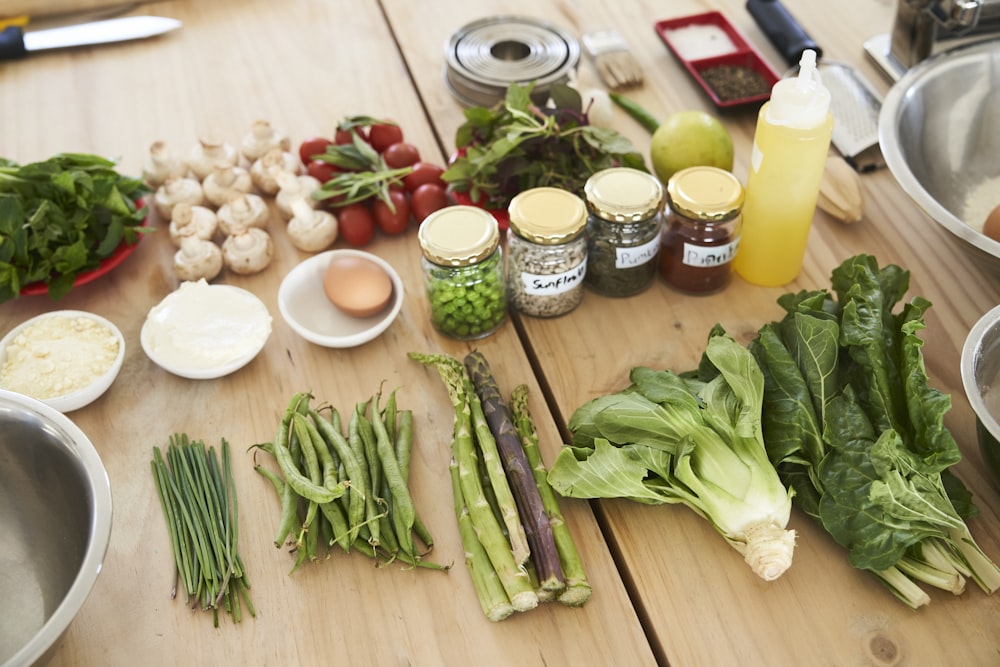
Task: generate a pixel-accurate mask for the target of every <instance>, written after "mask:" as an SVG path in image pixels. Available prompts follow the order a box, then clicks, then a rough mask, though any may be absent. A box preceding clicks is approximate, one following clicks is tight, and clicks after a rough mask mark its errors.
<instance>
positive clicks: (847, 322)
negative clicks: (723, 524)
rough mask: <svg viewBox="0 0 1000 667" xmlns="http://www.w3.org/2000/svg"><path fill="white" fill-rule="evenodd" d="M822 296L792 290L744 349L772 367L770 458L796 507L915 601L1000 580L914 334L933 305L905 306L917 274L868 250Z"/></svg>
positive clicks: (916, 301)
mask: <svg viewBox="0 0 1000 667" xmlns="http://www.w3.org/2000/svg"><path fill="white" fill-rule="evenodd" d="M831 283H832V284H831V286H832V293H831V292H830V291H827V290H817V291H803V292H799V293H796V294H791V293H789V294H785V295H784V296H783V297H781V298H780V299H779V300H778V303H779V305H781V306H782V307H783V308H784V309H785V311H786V315H785V316H784V318H783V319H781V320H780V321H778V322H772V323H769V324H767V325H765V326H764V327H762V328H761V329H760V331H759V332H758V335H757V337H756V338H755V339H754V340H753V341H751V343H750V346H749V349H750V351H751V353H752V354H753V355H754V357H755V358H756V359H757V361H758V364H759V366H760V368H761V370H762V372H763V375H764V409H763V430H764V436H765V442H766V444H767V450H768V454H769V456H770V458H771V461H772V462H773V463H774V465H775V467H776V468H777V469H778V471H779V474H780V476H781V479H782V480H783V481H784V482H785V484H786V485H787V486H789V487H790V488H791V489H793V490H794V491H795V494H796V495H795V500H796V504H797V505H798V506H799V507H800V508H801V509H802V510H803V511H804V512H806V513H807V514H808V515H810V516H811V517H813V518H814V519H816V520H818V521H819V522H820V524H821V525H822V526H823V528H825V529H826V531H827V532H828V533H829V534H830V535H831V536H832V537H833V538H834V539H835V540H836V541H837V542H838V543H839V544H841V545H842V546H844V547H846V548H847V550H848V555H849V561H850V563H851V565H852V566H854V567H857V568H860V569H864V570H869V571H871V572H873V573H874V574H875V575H877V576H878V577H879V578H880V579H881V580H882V581H883V582H884V583H885V584H886V585H887V586H888V587H889V589H890V590H891V591H892V592H893V594H895V595H896V597H898V598H899V599H901V600H902V601H904V602H905V603H906V604H908V605H909V606H910V607H913V608H917V607H919V606H921V605H924V604H927V603H928V602H929V601H930V598H929V596H928V595H927V594H926V593H925V592H924V591H923V590H922V589H921V587H920V586H919V584H918V582H922V583H925V584H928V585H931V586H935V587H937V588H942V589H945V590H949V591H951V592H953V593H956V594H958V593H961V592H962V591H963V590H964V586H965V580H966V578H969V577H971V578H972V579H973V581H975V582H976V583H977V584H978V585H979V586H980V587H981V588H983V590H985V591H987V592H989V593H992V592H994V591H996V590H997V588H1000V568H998V567H997V565H996V564H995V563H994V562H993V561H992V560H990V559H989V558H988V557H987V556H986V555H985V554H984V553H983V552H982V550H981V549H980V548H979V546H978V545H977V544H976V542H975V540H974V539H973V537H972V535H971V534H970V532H969V529H968V527H967V525H966V523H965V519H967V518H970V517H972V516H974V515H975V513H976V508H975V506H974V505H973V504H972V501H971V495H970V493H969V492H968V491H967V490H966V489H965V487H964V486H963V485H962V483H961V482H960V481H959V480H958V478H957V477H955V476H954V475H952V474H951V472H950V470H949V468H950V467H951V466H952V465H954V464H955V463H957V462H958V461H959V459H960V456H961V455H960V453H959V449H958V446H957V444H956V443H955V441H954V439H953V438H952V436H951V434H950V433H949V432H948V430H947V428H946V427H945V425H944V415H945V413H946V412H947V411H948V410H949V409H950V407H951V402H950V398H949V397H948V396H947V395H945V394H942V393H941V392H939V391H937V390H935V389H933V388H931V387H930V386H929V383H928V376H927V372H926V370H925V368H924V361H923V353H922V350H921V348H922V346H923V342H922V341H921V339H920V338H919V337H918V336H917V333H918V332H919V331H921V330H922V329H923V328H924V326H925V323H924V313H925V312H926V311H927V309H928V308H929V307H930V303H929V302H928V301H927V300H925V299H922V298H920V297H914V298H913V299H911V300H910V301H909V302H907V303H906V304H904V305H903V307H902V308H901V309H900V310H899V312H898V313H896V312H893V309H894V307H895V306H896V304H897V303H898V302H899V301H900V300H901V299H902V298H903V296H904V295H905V294H906V292H907V290H908V289H909V273H908V272H906V271H904V270H902V269H900V268H899V267H898V266H893V265H889V266H886V267H884V268H879V266H878V264H877V262H876V261H875V259H874V258H873V257H871V256H868V255H859V256H856V257H853V258H850V259H848V260H846V261H845V262H843V263H842V264H841V265H840V266H839V267H838V268H836V269H834V271H833V274H832V279H831Z"/></svg>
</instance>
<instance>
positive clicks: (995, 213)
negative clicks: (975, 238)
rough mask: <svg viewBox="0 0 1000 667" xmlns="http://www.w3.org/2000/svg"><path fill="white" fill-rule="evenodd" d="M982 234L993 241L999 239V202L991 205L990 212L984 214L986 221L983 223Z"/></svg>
mask: <svg viewBox="0 0 1000 667" xmlns="http://www.w3.org/2000/svg"><path fill="white" fill-rule="evenodd" d="M983 234H986V235H987V236H989V237H990V238H991V239H993V240H994V241H1000V204H997V205H996V206H995V207H993V210H992V211H990V214H989V215H987V216H986V222H985V223H983Z"/></svg>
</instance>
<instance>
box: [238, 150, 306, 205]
mask: <svg viewBox="0 0 1000 667" xmlns="http://www.w3.org/2000/svg"><path fill="white" fill-rule="evenodd" d="M283 172H284V173H289V174H297V173H298V172H299V158H298V156H297V155H295V154H293V153H291V152H289V151H286V150H282V149H281V148H272V149H271V150H269V151H268V152H266V153H264V154H263V155H262V156H260V157H259V158H257V160H256V161H255V162H254V163H253V164H252V165H250V176H251V178H253V184H254V185H256V186H257V189H258V190H260V191H261V192H263V193H264V194H266V195H273V194H276V193H277V192H278V188H279V185H278V174H280V173H283Z"/></svg>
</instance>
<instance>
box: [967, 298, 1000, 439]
mask: <svg viewBox="0 0 1000 667" xmlns="http://www.w3.org/2000/svg"><path fill="white" fill-rule="evenodd" d="M994 326H1000V306H994V307H993V308H992V309H990V310H989V311H987V312H986V313H985V314H984V315H983V316H982V317H980V318H979V320H978V321H977V322H976V323H975V324H974V325H972V328H971V329H970V330H969V334H968V336H966V338H965V344H964V345H963V346H962V360H961V372H962V387H963V388H964V389H965V395H966V396H967V397H968V399H969V404H970V405H971V406H972V411H973V412H974V413H976V417H977V418H978V419H979V421H981V422H982V423H983V426H985V427H986V430H987V431H989V432H990V434H991V435H992V436H993V437H994V438H996V439H997V440H998V441H1000V423H997V420H996V419H995V418H994V417H993V415H992V414H990V411H989V410H988V409H987V408H986V401H985V400H984V399H983V395H982V391H981V388H980V386H979V382H978V381H977V380H976V367H977V362H978V361H979V358H980V354H981V352H982V343H983V338H984V336H985V335H986V333H987V332H988V331H989V330H990V329H991V328H992V327H994Z"/></svg>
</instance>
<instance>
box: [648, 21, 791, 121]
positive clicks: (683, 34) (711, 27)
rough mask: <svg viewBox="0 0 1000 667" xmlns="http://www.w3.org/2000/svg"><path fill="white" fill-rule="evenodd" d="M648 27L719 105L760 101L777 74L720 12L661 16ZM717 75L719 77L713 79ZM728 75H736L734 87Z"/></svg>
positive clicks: (766, 94) (728, 105) (727, 105)
mask: <svg viewBox="0 0 1000 667" xmlns="http://www.w3.org/2000/svg"><path fill="white" fill-rule="evenodd" d="M654 27H655V29H656V33H657V34H658V35H659V36H660V39H662V40H663V43H664V44H666V46H667V48H668V49H670V52H671V53H673V54H674V57H676V58H677V59H678V60H679V61H680V62H681V64H682V65H684V69H686V70H687V71H688V74H690V75H691V77H692V78H693V79H694V80H695V81H696V82H697V83H698V85H699V86H701V88H702V90H704V91H705V94H706V95H708V96H709V97H710V98H711V100H712V102H714V103H715V105H716V106H718V107H720V108H726V107H734V106H740V105H744V104H754V103H759V102H763V101H765V100H767V99H768V98H770V96H771V88H772V87H773V86H774V84H775V83H777V82H778V80H779V79H780V78H781V77H780V75H779V74H778V73H777V72H776V71H775V70H774V68H773V67H771V66H770V65H769V64H768V62H767V61H766V60H764V57H763V56H761V54H760V53H759V52H758V51H757V50H756V49H755V48H754V47H753V45H751V44H750V42H748V41H747V40H746V38H745V37H744V36H743V35H742V34H741V33H740V31H739V30H737V29H736V28H735V27H734V26H733V25H732V24H731V23H730V22H729V20H728V19H727V18H726V17H725V16H724V15H723V14H722V13H721V12H715V11H713V12H705V13H702V14H692V15H690V16H682V17H679V18H674V19H664V20H662V21H657V22H656V23H655V24H654ZM717 75H718V76H722V77H723V79H722V80H721V81H720V80H719V79H716V78H715V77H716V76H717ZM734 75H738V80H739V85H734V83H735V82H734ZM727 77H728V78H727ZM751 84H752V85H751Z"/></svg>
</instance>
